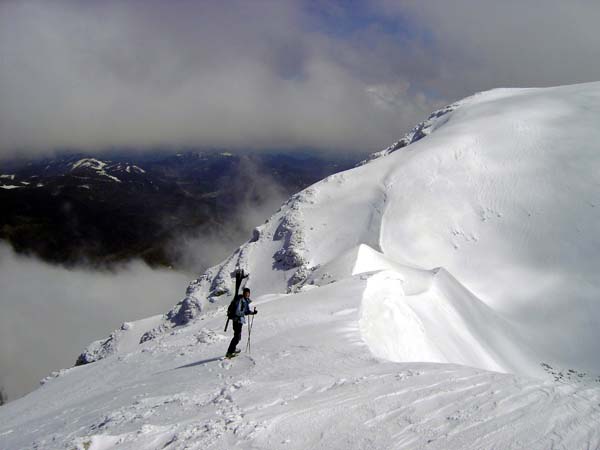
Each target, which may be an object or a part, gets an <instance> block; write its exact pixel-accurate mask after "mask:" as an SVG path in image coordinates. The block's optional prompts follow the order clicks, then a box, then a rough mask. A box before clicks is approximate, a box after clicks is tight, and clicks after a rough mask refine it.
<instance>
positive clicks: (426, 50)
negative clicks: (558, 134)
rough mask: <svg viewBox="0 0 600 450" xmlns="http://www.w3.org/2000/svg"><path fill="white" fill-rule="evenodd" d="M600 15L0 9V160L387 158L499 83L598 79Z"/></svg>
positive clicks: (288, 3) (167, 4)
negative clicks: (89, 156)
mask: <svg viewBox="0 0 600 450" xmlns="http://www.w3.org/2000/svg"><path fill="white" fill-rule="evenodd" d="M599 21H600V3H598V2H596V1H592V0H574V1H572V2H568V3H565V2H562V1H560V0H548V1H545V2H543V3H540V2H538V1H537V0H523V1H519V2H516V1H507V2H497V1H491V0H482V1H475V0H457V1H453V2H447V1H444V0H422V1H415V0H371V1H367V2H346V1H341V0H340V1H336V0H328V1H323V2H313V1H310V0H305V1H295V0H281V1H276V2H275V1H268V0H257V1H252V2H247V1H243V0H227V1H216V0H206V1H192V0H178V1H163V0H147V1H139V0H119V1H117V0H105V1H102V2H86V1H80V0H56V1H52V2H48V1H42V0H19V1H17V0H5V1H3V2H1V3H0V63H1V77H0V98H2V102H1V103H0V156H5V157H6V156H11V155H15V154H27V155H29V154H36V153H45V152H49V151H53V150H56V149H65V148H74V149H79V150H88V151H99V150H104V149H111V148H112V149H114V148H124V147H126V148H135V149H148V148H156V147H161V148H181V147H189V146H193V147H206V148H214V147H219V148H223V147H230V148H234V149H247V148H252V149H257V148H277V149H286V148H297V147H304V148H306V147H313V148H319V149H336V150H341V151H354V150H356V151H362V152H365V151H370V150H378V149H380V148H382V147H385V146H387V145H388V144H390V143H391V142H392V141H394V140H395V139H396V138H398V137H399V136H400V135H401V134H402V133H403V132H405V131H407V130H408V129H409V128H410V127H411V126H412V125H414V124H415V123H416V122H418V121H419V120H421V119H422V118H423V117H424V116H426V115H427V114H428V113H429V112H430V111H431V110H432V109H435V108H436V107H437V106H440V105H441V104H444V103H449V102H451V101H454V100H456V99H458V98H461V97H464V96H466V95H469V94H471V93H473V92H475V91H478V90H483V89H490V88H493V87H498V86H548V85H556V84H569V83H576V82H583V81H594V80H595V79H597V78H598V73H599V71H600V59H599V58H597V55H598V53H599V51H600V40H598V39H596V37H597V36H596V27H597V24H598V22H599Z"/></svg>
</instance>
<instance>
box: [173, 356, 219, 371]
mask: <svg viewBox="0 0 600 450" xmlns="http://www.w3.org/2000/svg"><path fill="white" fill-rule="evenodd" d="M221 358H222V356H216V357H214V358H209V359H203V360H202V361H196V362H193V363H189V364H185V365H183V366H179V367H174V368H173V369H171V370H175V369H184V368H185V367H194V366H201V365H202V364H207V363H209V362H214V361H219V360H221Z"/></svg>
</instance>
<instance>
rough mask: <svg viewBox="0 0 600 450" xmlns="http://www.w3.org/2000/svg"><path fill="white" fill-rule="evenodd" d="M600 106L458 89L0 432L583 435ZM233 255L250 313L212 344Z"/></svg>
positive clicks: (3, 436) (68, 442) (591, 413)
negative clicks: (239, 333) (463, 95)
mask: <svg viewBox="0 0 600 450" xmlns="http://www.w3.org/2000/svg"><path fill="white" fill-rule="evenodd" d="M599 123H600V84H599V83H592V84H586V85H576V86H566V87H559V88H552V89H522V90H512V89H499V90H494V91H490V92H486V93H482V94H478V95H475V96H473V97H470V98H468V99H465V100H463V101H461V102H458V103H457V104H455V105H453V109H452V110H450V111H448V112H447V113H444V115H439V117H437V116H436V117H435V118H434V119H433V121H432V122H431V123H430V124H428V128H427V129H428V135H427V136H426V137H423V138H421V139H420V140H418V141H416V142H413V143H411V144H410V145H408V146H406V147H404V148H399V149H398V150H396V151H393V152H391V153H389V154H388V155H387V156H384V157H381V158H378V159H375V160H373V161H371V162H370V163H368V164H366V165H364V166H361V167H359V168H357V169H354V170H351V171H347V172H344V173H340V174H336V175H334V176H331V177H329V178H328V179H326V180H324V181H322V182H320V183H317V184H316V185H313V186H312V187H310V188H308V189H306V190H305V191H303V192H301V193H299V194H298V195H296V196H294V197H293V198H292V199H290V201H289V202H287V203H286V204H285V205H284V206H283V207H282V209H281V210H280V211H278V212H277V213H276V214H275V215H274V216H273V217H272V218H271V219H270V220H269V221H268V222H267V223H266V224H264V225H262V226H261V227H259V228H258V229H257V230H256V232H255V233H254V236H253V238H252V239H251V241H249V242H248V243H247V244H245V245H244V246H242V247H241V248H240V249H239V250H238V251H237V252H236V253H234V254H233V255H232V256H231V257H230V258H228V260H226V261H225V262H224V263H223V264H222V265H219V266H217V267H215V268H212V269H210V270H209V271H208V272H207V273H206V274H205V275H204V276H203V277H201V278H200V279H199V280H198V281H197V282H195V283H193V284H192V285H191V286H190V288H189V289H188V292H187V294H186V298H185V299H184V301H183V302H181V303H180V304H178V305H177V306H175V307H174V308H173V310H172V311H171V313H170V314H169V315H168V316H165V317H163V318H161V317H160V316H159V317H155V318H148V319H146V320H144V321H136V322H131V323H129V324H128V325H127V326H125V327H124V329H123V330H120V332H119V333H116V334H114V335H115V336H116V337H115V339H114V342H112V344H111V347H110V348H109V349H104V350H105V351H104V352H103V353H102V355H103V356H104V355H108V356H106V357H105V358H104V359H101V360H99V361H97V362H95V363H92V364H89V365H86V366H81V367H76V368H72V369H68V370H64V371H62V372H61V373H59V374H56V377H53V378H50V379H48V380H47V381H46V382H45V383H44V385H43V386H41V387H40V388H39V389H37V390H36V391H34V392H32V393H30V394H29V395H27V396H26V397H24V398H21V399H19V400H17V401H14V402H11V403H9V404H7V405H5V406H3V407H1V408H0V448H2V449H4V448H8V449H21V448H61V449H62V448H67V449H73V448H78V449H84V448H88V449H92V450H99V449H103V450H104V449H158V448H167V449H184V448H189V449H206V448H223V449H225V448H240V449H242V448H243V449H246V448H262V449H274V448H277V449H279V448H282V449H283V448H290V449H305V448H323V449H325V448H327V449H329V448H339V449H348V448H360V449H365V448H386V449H387V448H405V449H415V448H433V449H471V448H472V449H482V448H484V449H490V448H497V449H509V448H527V449H548V448H566V449H579V448H598V447H599V446H600V427H599V426H598V424H599V423H600V383H599V381H600V379H599V378H598V374H599V373H600V357H599V354H598V351H597V342H599V341H600V295H599V294H600V279H598V277H597V274H596V271H597V268H598V267H600V233H598V231H599V230H600V148H599V145H600V144H599V143H600V127H598V124H599ZM237 265H241V266H242V267H245V268H247V269H248V270H249V271H250V272H251V278H250V286H251V287H252V289H253V297H254V298H255V302H254V303H255V304H256V306H257V308H258V309H259V311H260V312H259V314H258V315H257V316H256V317H255V320H254V327H253V331H252V353H251V354H246V353H242V355H241V356H239V357H238V358H236V359H234V360H232V361H228V360H225V361H223V360H220V359H219V357H220V356H221V355H222V354H223V353H224V352H225V349H226V347H227V343H228V340H229V339H230V335H229V334H225V333H224V332H223V326H224V318H225V313H224V309H225V307H226V304H227V302H228V300H229V298H230V295H229V294H230V293H229V292H227V290H228V289H230V287H231V279H230V272H231V271H232V270H233V269H234V268H235V267H236V266H237ZM223 292H225V293H224V294H223ZM288 292H289V293H288ZM183 312H185V314H183ZM179 313H181V314H179ZM181 317H186V318H187V319H186V320H189V322H188V323H187V324H186V325H179V326H175V323H177V320H180V319H181ZM124 319H128V318H124ZM175 319H177V320H175ZM151 329H152V330H154V331H153V332H152V333H151V336H150V337H151V338H150V339H148V340H146V342H144V343H142V344H139V345H138V344H136V341H137V340H138V338H139V337H140V336H143V335H144V333H145V332H146V331H148V330H151ZM245 338H246V335H244V339H243V341H242V343H241V344H240V345H241V346H242V348H244V347H245ZM542 364H544V365H542Z"/></svg>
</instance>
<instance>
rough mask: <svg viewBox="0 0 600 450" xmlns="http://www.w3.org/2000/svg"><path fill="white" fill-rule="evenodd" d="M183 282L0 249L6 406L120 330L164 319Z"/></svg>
mask: <svg viewBox="0 0 600 450" xmlns="http://www.w3.org/2000/svg"><path fill="white" fill-rule="evenodd" d="M189 281H190V276H188V275H186V274H182V273H177V272H172V271H167V270H155V269H151V268H149V267H148V266H147V265H146V264H144V263H142V262H139V261H136V262H131V263H128V264H125V265H123V266H121V267H119V268H118V270H115V271H112V272H107V271H95V270H87V269H66V268H63V267H60V266H54V265H50V264H47V263H45V262H41V261H40V260H38V259H36V258H33V257H27V256H20V255H16V254H15V253H14V252H13V251H12V249H10V248H9V247H8V246H7V245H6V244H4V243H2V242H0V286H1V287H0V311H1V312H2V313H1V314H0V387H1V388H4V390H5V391H6V394H7V396H8V400H13V399H15V398H17V397H19V396H21V395H24V394H25V393H27V392H29V391H31V390H32V389H34V388H35V387H36V386H37V385H38V382H39V380H40V379H41V378H43V377H45V376H47V375H49V373H50V372H51V371H52V370H58V369H61V368H65V367H71V366H72V365H73V364H74V363H75V360H76V358H77V356H78V355H79V353H80V352H81V351H82V350H83V349H84V347H85V346H87V345H88V344H89V343H90V342H92V341H94V340H96V339H101V338H103V337H106V336H108V334H109V333H110V332H111V331H112V330H113V329H115V328H118V327H119V325H120V324H121V323H122V322H124V321H131V320H136V319H141V318H144V317H148V316H151V315H155V314H162V313H164V312H166V311H167V310H168V309H169V308H170V307H171V306H172V305H174V304H175V303H177V302H178V301H179V300H180V297H182V296H183V294H184V293H185V289H186V287H187V284H188V282H189Z"/></svg>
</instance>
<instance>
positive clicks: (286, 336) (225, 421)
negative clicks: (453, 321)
mask: <svg viewBox="0 0 600 450" xmlns="http://www.w3.org/2000/svg"><path fill="white" fill-rule="evenodd" d="M387 273H388V272H383V273H382V274H387ZM375 277H377V275H365V274H363V275H356V276H354V277H351V278H347V279H345V280H341V281H338V282H336V283H332V284H329V285H327V286H323V287H321V288H315V289H308V290H306V292H301V293H297V294H293V295H266V296H264V297H262V298H260V299H257V300H256V303H257V305H256V306H257V308H258V309H259V311H260V312H259V314H258V315H257V316H256V317H255V319H254V324H253V329H252V352H251V354H246V353H242V355H241V356H239V357H238V358H237V359H234V360H231V361H227V360H225V361H221V360H220V359H219V356H221V355H222V354H223V351H224V349H225V347H226V345H227V342H228V338H229V336H225V333H223V331H222V330H223V328H222V327H223V317H224V308H220V309H217V310H214V311H211V312H207V313H205V314H204V315H203V316H201V318H199V319H198V320H196V321H194V322H192V323H191V324H189V325H188V326H185V327H179V328H176V329H175V330H172V331H171V333H165V334H163V335H161V336H158V337H157V338H155V339H153V340H150V341H147V342H145V343H143V344H141V345H140V346H139V347H138V349H137V350H135V351H132V352H129V351H127V352H117V353H115V354H113V355H112V356H109V357H107V358H105V359H102V360H100V361H98V362H96V363H93V364H88V365H84V366H78V367H74V368H71V369H68V370H67V371H65V372H63V373H62V374H60V375H59V376H57V377H56V378H54V379H52V380H50V381H48V382H46V383H45V384H44V385H43V386H41V387H40V388H39V389H37V390H36V391H34V392H32V393H30V394H28V395H27V396H25V397H23V398H21V399H19V400H17V401H14V402H11V403H9V404H7V405H5V406H3V407H2V408H0V447H1V448H3V449H10V450H12V449H22V448H28V449H29V448H35V449H69V450H72V449H74V448H76V449H88V450H100V449H102V450H106V449H119V450H145V449H162V448H165V449H169V450H172V449H198V450H200V449H212V448H216V449H235V448H239V449H248V448H257V449H307V448H311V449H348V448H357V449H367V448H373V449H375V448H386V449H392V448H397V449H418V448H425V447H426V448H428V449H481V448H486V449H491V448H498V449H511V448H528V449H548V448H569V449H576V448H589V444H590V443H591V444H592V446H591V448H596V447H597V445H598V443H600V429H599V428H598V426H597V424H598V421H599V420H600V407H599V406H598V405H599V402H600V389H599V388H598V384H597V383H593V382H592V381H587V382H579V383H556V382H553V381H548V380H546V381H541V380H535V379H528V378H521V377H517V376H514V375H510V374H501V373H495V372H488V371H483V370H479V369H473V368H469V367H466V366H458V365H449V364H434V363H423V362H420V363H392V362H388V361H386V360H384V359H381V358H377V357H375V356H374V355H373V354H372V353H371V351H370V348H369V345H368V340H367V345H366V344H365V342H364V341H363V336H362V333H361V320H363V319H364V312H363V311H361V309H362V308H363V307H364V306H365V305H364V301H363V292H364V291H365V290H368V284H370V283H371V282H374V281H376V278H375ZM361 317H362V318H361ZM136 325H137V323H136V322H134V323H133V327H132V330H133V329H135V326H136ZM245 338H246V336H245V335H244V340H243V342H242V348H244V347H245V343H246V342H245V341H246V339H245ZM594 446H595V447H594Z"/></svg>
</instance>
